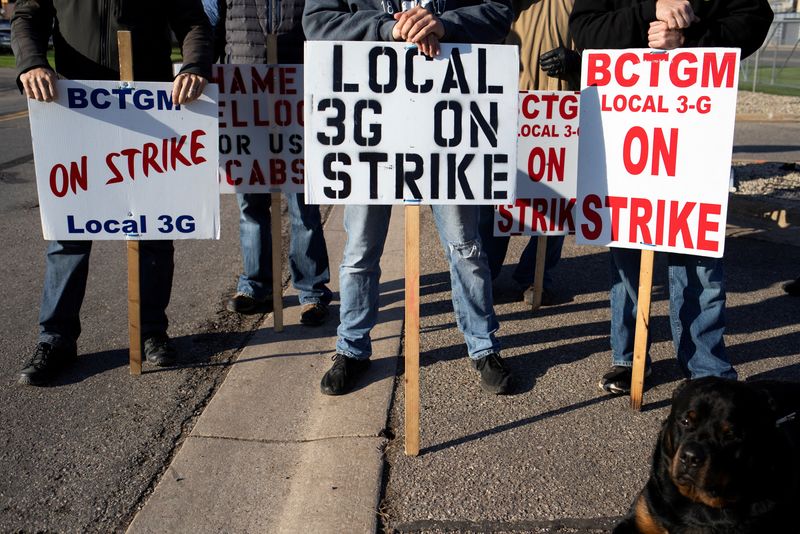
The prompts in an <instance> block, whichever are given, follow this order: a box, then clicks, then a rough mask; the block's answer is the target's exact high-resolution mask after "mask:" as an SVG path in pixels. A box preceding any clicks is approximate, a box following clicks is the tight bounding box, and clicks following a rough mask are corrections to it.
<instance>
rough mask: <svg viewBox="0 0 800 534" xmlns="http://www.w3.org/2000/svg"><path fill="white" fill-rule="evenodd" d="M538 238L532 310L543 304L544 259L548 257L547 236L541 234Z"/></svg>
mask: <svg viewBox="0 0 800 534" xmlns="http://www.w3.org/2000/svg"><path fill="white" fill-rule="evenodd" d="M536 239H537V241H536V267H534V271H533V302H532V303H531V307H532V309H531V311H536V310H538V309H539V308H540V307H541V306H542V291H543V289H544V260H545V258H546V257H547V236H546V235H540V236H539V237H537V238H536Z"/></svg>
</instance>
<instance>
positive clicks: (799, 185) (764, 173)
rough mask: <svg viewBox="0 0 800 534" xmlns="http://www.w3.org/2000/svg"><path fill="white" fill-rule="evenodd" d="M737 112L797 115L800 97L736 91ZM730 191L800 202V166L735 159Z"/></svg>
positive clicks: (798, 113) (799, 112) (739, 194)
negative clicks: (731, 189) (739, 161)
mask: <svg viewBox="0 0 800 534" xmlns="http://www.w3.org/2000/svg"><path fill="white" fill-rule="evenodd" d="M736 111H737V113H739V114H765V113H771V114H774V115H775V116H780V115H784V116H786V115H789V116H796V117H800V97H797V96H778V95H768V94H765V93H753V92H750V91H739V98H738V101H737V105H736ZM733 170H734V184H735V190H733V191H732V193H733V194H735V195H737V196H751V197H770V198H778V199H782V200H790V201H798V202H800V166H798V165H797V164H792V163H734V166H733Z"/></svg>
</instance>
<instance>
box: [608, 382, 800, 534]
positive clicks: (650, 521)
mask: <svg viewBox="0 0 800 534" xmlns="http://www.w3.org/2000/svg"><path fill="white" fill-rule="evenodd" d="M794 413H797V418H796V419H792V414H794ZM798 532H800V385H799V384H790V383H786V382H752V383H750V384H746V383H743V382H736V381H733V380H725V379H722V378H701V379H698V380H690V381H687V382H685V383H683V384H681V385H680V386H679V387H678V389H676V391H675V393H674V395H673V402H672V410H671V411H670V414H669V417H668V418H667V420H666V421H664V424H663V426H662V428H661V432H660V434H659V437H658V442H657V443H656V447H655V451H654V453H653V462H652V471H651V473H650V479H649V480H648V481H647V485H646V486H645V487H644V489H643V490H642V491H641V492H640V493H639V495H638V496H637V497H636V499H635V500H634V502H633V504H632V506H631V510H630V512H629V515H628V517H626V518H625V519H624V520H623V521H622V522H621V523H620V524H619V525H617V527H616V528H615V529H614V534H626V533H641V534H701V533H702V534H773V533H774V534H790V533H798Z"/></svg>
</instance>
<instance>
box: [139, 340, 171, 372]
mask: <svg viewBox="0 0 800 534" xmlns="http://www.w3.org/2000/svg"><path fill="white" fill-rule="evenodd" d="M144 356H145V359H146V360H147V361H148V362H150V363H152V364H153V365H156V366H158V367H169V366H171V365H175V360H176V359H177V358H178V351H177V350H176V349H175V345H173V344H172V340H171V339H170V338H169V337H168V336H167V335H166V334H156V335H154V336H150V337H148V338H147V339H145V340H144Z"/></svg>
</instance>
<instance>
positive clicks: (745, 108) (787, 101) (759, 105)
mask: <svg viewBox="0 0 800 534" xmlns="http://www.w3.org/2000/svg"><path fill="white" fill-rule="evenodd" d="M736 112H737V113H739V114H746V115H751V114H753V115H754V114H774V115H794V116H800V97H799V96H778V95H768V94H766V93H753V92H751V91H739V97H738V99H737V102H736Z"/></svg>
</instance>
